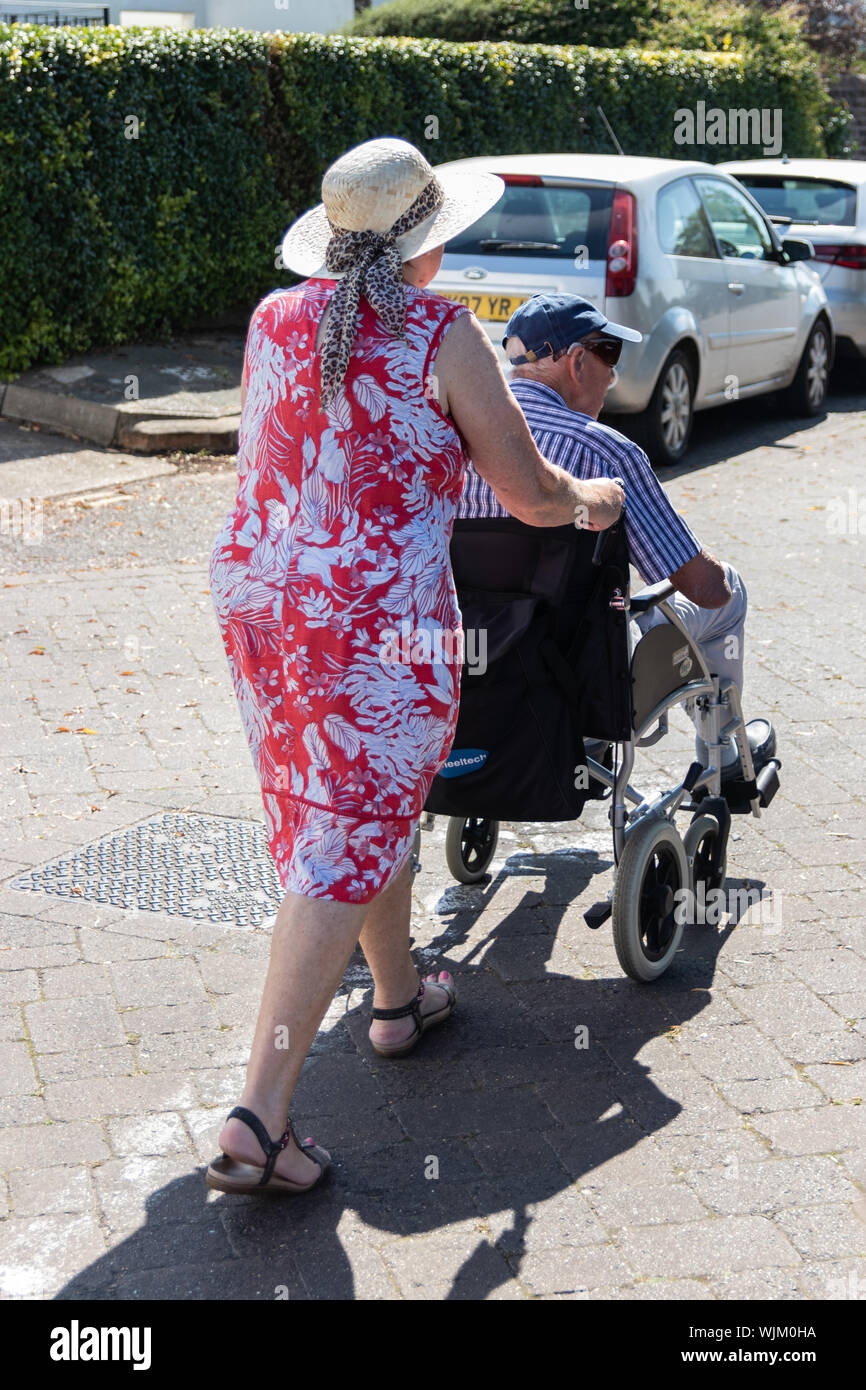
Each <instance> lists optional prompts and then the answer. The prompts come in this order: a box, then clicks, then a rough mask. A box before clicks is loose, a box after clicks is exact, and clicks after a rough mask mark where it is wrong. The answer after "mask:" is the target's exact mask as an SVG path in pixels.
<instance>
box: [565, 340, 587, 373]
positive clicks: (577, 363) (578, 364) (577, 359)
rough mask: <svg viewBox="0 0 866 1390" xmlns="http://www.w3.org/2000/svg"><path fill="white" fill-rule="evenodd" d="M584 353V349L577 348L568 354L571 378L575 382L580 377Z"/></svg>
mask: <svg viewBox="0 0 866 1390" xmlns="http://www.w3.org/2000/svg"><path fill="white" fill-rule="evenodd" d="M585 353H586V348H583V347H577V348H575V350H574V352H570V353H569V354H568V355H569V357H570V358H571V364H572V366H571V370H572V376H573V377H574V378H575V380H577V378H578V377H579V376H580V373H581V371H582V370H583V359H584V355H585Z"/></svg>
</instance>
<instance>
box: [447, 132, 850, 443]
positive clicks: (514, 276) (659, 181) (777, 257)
mask: <svg viewBox="0 0 866 1390" xmlns="http://www.w3.org/2000/svg"><path fill="white" fill-rule="evenodd" d="M446 167H448V166H446ZM450 167H455V168H456V167H461V168H475V169H484V170H489V171H491V172H493V173H496V174H499V175H500V177H501V178H503V179H504V181H505V185H506V189H505V193H504V195H503V197H502V198H501V199H500V201H499V202H498V203H497V204H496V206H495V207H494V208H492V209H491V210H490V212H488V213H486V214H485V216H484V217H482V218H481V219H480V220H479V221H478V222H476V223H475V224H474V225H473V226H472V227H470V228H469V230H468V231H466V232H464V233H462V234H461V235H460V236H459V237H455V238H454V240H452V241H450V242H448V243H447V245H446V247H445V255H444V256H443V260H442V268H441V270H440V271H439V273H438V275H437V276H436V279H435V280H434V281H433V284H432V286H431V288H432V289H434V290H437V291H438V292H439V293H440V294H444V295H447V296H449V297H450V298H453V299H459V300H462V301H463V302H464V303H466V304H468V305H469V306H470V308H472V309H473V310H474V311H475V313H476V314H477V316H478V318H479V319H480V320H481V322H482V323H483V324H484V327H485V328H486V330H487V332H488V334H489V336H490V337H491V339H492V340H493V341H494V342H495V343H496V344H497V346H498V345H499V343H500V342H501V339H502V336H503V332H504V327H505V324H506V323H507V321H508V319H509V318H510V316H511V314H512V313H513V311H514V309H515V308H516V307H517V305H518V304H519V303H521V302H522V301H523V300H524V299H527V298H529V296H530V295H533V294H537V293H539V292H543V291H550V292H559V293H567V294H580V295H583V296H585V297H586V298H587V299H589V300H591V301H592V303H593V304H595V305H596V307H597V308H599V309H601V310H602V312H603V313H604V314H606V315H607V316H608V317H609V318H611V319H613V320H615V321H616V322H617V323H622V324H626V325H627V326H628V327H631V328H636V329H638V330H639V331H640V332H641V333H642V334H643V335H644V338H643V341H642V342H641V343H635V344H632V343H627V344H626V345H625V348H624V350H623V354H622V358H621V361H620V368H619V380H618V381H617V383H616V385H615V386H614V387H613V388H612V389H611V391H610V392H609V394H608V397H607V402H606V406H605V416H606V418H609V417H610V416H618V415H620V416H631V417H633V420H632V422H631V424H632V427H631V428H630V429H629V433H632V434H637V435H638V437H639V438H640V440H641V443H642V444H643V445H644V447H645V448H646V450H647V452H648V453H649V455H650V457H651V458H652V459H653V461H654V462H655V463H659V464H664V463H673V462H675V461H676V460H677V459H680V458H682V457H683V455H684V454H685V452H686V449H687V447H688V442H689V435H690V433H691V426H692V417H693V413H694V411H696V410H704V409H707V408H708V407H710V406H716V405H720V404H723V403H724V402H725V401H730V400H735V399H737V398H743V397H746V396H753V395H758V394H759V393H761V392H766V391H776V390H780V389H784V390H785V391H786V398H787V404H788V406H789V407H790V408H791V409H792V410H793V411H794V412H795V413H796V414H800V415H814V414H817V413H818V412H820V410H821V409H822V407H823V405H824V400H825V396H826V392H827V383H828V377H829V371H830V366H831V364H832V358H833V327H832V320H831V318H830V315H829V312H828V308H827V296H826V294H825V293H824V290H823V288H822V286H821V282H820V278H819V276H818V274H817V273H816V271H815V269H814V268H813V267H812V266H811V264H810V262H811V257H812V254H813V251H812V246H811V244H810V243H809V242H808V241H807V240H804V239H794V238H787V239H785V240H784V241H782V240H781V239H780V236H779V234H778V232H777V231H776V230H775V229H774V227H773V226H772V224H771V223H770V221H769V219H768V218H767V216H766V215H765V213H764V212H763V211H762V210H761V208H760V207H759V206H758V204H757V203H756V202H755V201H754V200H753V199H752V198H751V197H750V195H749V194H748V193H747V192H745V191H744V189H743V188H742V186H741V185H740V184H738V183H737V181H736V180H735V179H733V178H732V177H731V175H729V174H726V173H724V172H720V171H719V169H718V167H717V166H714V165H712V164H704V163H698V162H692V161H685V160H673V159H644V158H631V157H629V156H615V155H612V156H608V155H593V154H589V155H569V154H540V155H515V156H513V157H512V156H506V155H500V156H496V157H491V158H480V159H463V160H458V161H456V162H455V164H454V165H452V166H450ZM611 423H612V424H614V425H617V424H621V425H622V424H624V423H625V422H624V421H618V420H617V419H615V418H614V419H613V420H611Z"/></svg>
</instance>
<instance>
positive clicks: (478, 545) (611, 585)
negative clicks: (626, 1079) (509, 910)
mask: <svg viewBox="0 0 866 1390" xmlns="http://www.w3.org/2000/svg"><path fill="white" fill-rule="evenodd" d="M639 340H640V334H639V333H636V332H635V331H634V330H633V329H629V328H625V327H622V326H621V325H618V324H614V323H611V322H609V321H608V320H607V319H606V318H605V317H604V316H603V315H602V314H601V313H599V311H598V310H596V309H595V308H594V307H593V306H592V305H591V304H590V303H589V302H588V301H587V300H584V299H580V298H578V297H577V296H573V295H548V296H542V295H536V296H534V297H533V298H532V299H531V300H529V301H528V302H527V303H525V304H524V305H522V306H521V307H520V308H519V309H518V310H517V312H516V313H515V314H514V315H513V316H512V318H511V320H510V321H509V324H508V328H507V332H506V337H505V339H504V340H503V345H504V346H505V348H506V352H507V355H508V358H509V362H510V363H511V365H512V368H513V377H512V382H511V389H512V391H513V393H514V395H515V397H516V398H517V401H518V403H519V404H520V406H521V409H522V410H523V413H524V415H525V416H526V419H527V422H528V424H529V428H530V431H531V433H532V435H533V437H534V439H535V442H536V444H537V446H538V448H539V451H540V452H541V453H542V454H543V455H544V456H545V457H546V458H548V459H549V460H550V461H551V462H553V463H556V464H558V465H559V466H560V467H562V468H565V469H566V470H568V471H569V472H572V473H574V474H575V475H576V476H579V477H583V478H598V477H611V478H618V479H620V480H621V482H622V484H623V487H624V490H625V509H624V512H623V516H622V518H621V520H620V521H619V522H618V523H617V524H616V525H615V526H613V527H612V528H610V530H608V531H603V532H601V533H600V534H599V535H598V536H596V535H594V534H592V533H590V532H588V531H585V530H581V529H578V528H579V519H578V525H577V526H575V527H568V526H566V527H556V528H538V527H532V526H527V525H525V524H524V523H523V522H520V521H517V520H516V519H514V518H512V517H509V516H508V514H507V513H506V512H505V511H504V509H503V508H502V506H501V505H500V504H499V502H498V501H497V499H496V497H495V496H494V494H493V492H492V490H491V489H490V488H489V486H488V485H487V484H486V483H485V482H484V480H483V479H482V478H481V477H480V476H479V475H478V474H477V473H475V472H474V471H472V470H471V469H470V470H469V473H468V476H467V480H466V485H465V487H464V492H463V496H462V499H461V504H460V508H459V510H458V519H457V520H456V522H455V526H454V535H453V539H452V546H451V556H452V563H453V568H454V578H455V583H456V586H457V593H458V597H459V601H460V607H461V612H462V617H463V626H464V630H465V631H467V633H469V632H473V631H476V632H477V633H478V634H483V636H484V639H485V642H486V661H485V663H484V664H483V666H482V667H475V668H472V669H466V668H464V672H463V680H462V689H461V705H460V717H459V721H458V727H457V734H456V737H455V740H454V745H453V748H452V751H451V754H450V755H449V758H448V761H447V762H446V764H445V766H444V767H443V768H442V769H441V771H440V774H439V776H438V777H437V778H436V780H435V781H434V783H433V786H432V788H431V791H430V795H429V797H428V800H427V806H426V810H427V812H428V816H427V818H426V819H427V823H428V824H429V823H430V819H431V818H432V815H433V814H445V815H448V816H449V818H450V819H449V824H448V830H447V833H446V857H447V860H448V865H449V868H450V869H451V872H452V873H453V874H454V876H455V877H456V878H457V879H458V880H460V881H461V882H464V883H472V882H478V881H479V880H480V879H481V878H482V877H483V876H484V873H485V871H486V869H487V866H488V864H489V863H490V861H491V860H492V858H493V854H494V851H495V848H496V842H497V836H498V824H499V821H501V820H525V821H562V820H572V819H574V818H576V817H577V816H579V815H580V812H581V810H582V808H583V806H584V804H585V802H586V801H587V800H591V799H598V798H608V797H609V798H610V802H611V806H610V821H611V827H612V834H613V853H614V861H615V864H616V871H615V880H614V887H613V890H612V893H611V895H610V898H609V899H608V900H606V901H605V902H602V903H597V904H595V905H594V907H592V908H590V910H589V912H587V913H586V914H585V918H586V921H587V923H588V925H589V926H591V927H599V926H601V924H602V923H603V922H604V921H606V920H607V918H608V917H612V925H613V934H614V944H615V947H616V951H617V956H618V958H619V961H620V964H621V966H622V968H623V969H624V970H625V971H626V973H627V974H629V975H630V976H632V978H634V979H636V980H641V981H650V980H654V979H657V978H658V977H659V976H660V975H661V974H662V973H663V971H664V970H665V969H667V967H668V965H669V964H670V962H671V961H672V959H673V957H674V954H675V953H676V950H677V948H678V946H679V943H680V938H681V935H682V930H683V925H684V923H685V921H686V920H687V917H688V912H687V911H685V912H684V911H683V903H684V902H685V903H689V902H691V903H693V902H694V896H695V895H696V894H699V893H700V891H701V885H703V891H705V892H706V891H709V890H711V889H714V888H719V887H721V885H722V884H723V883H724V880H725V872H726V857H727V842H728V835H729V831H730V826H731V816H732V814H741V813H746V814H748V813H751V814H752V815H755V816H759V815H760V811H761V808H762V807H766V806H768V805H769V804H770V802H771V801H772V798H773V796H774V795H775V792H776V790H777V789H778V785H779V779H778V769H779V767H780V763H779V760H778V759H776V758H775V757H774V756H773V755H774V754H775V751H776V739H775V733H774V730H773V727H772V725H771V724H770V722H769V721H768V720H767V719H757V720H753V721H752V722H751V723H749V724H746V722H745V720H744V718H743V713H742V707H741V691H742V685H743V628H744V622H745V616H746V591H745V587H744V585H743V581H742V579H741V577H740V576H739V574H738V573H737V572H736V570H735V569H733V567H732V566H730V565H727V564H722V563H720V562H719V561H718V560H717V559H715V558H714V557H713V556H712V555H710V554H709V552H708V551H706V550H705V549H703V548H702V547H701V545H700V544H699V542H698V541H697V539H696V538H695V536H694V535H693V533H692V531H691V530H690V529H689V527H688V526H687V525H686V523H685V521H684V520H683V518H682V517H681V516H679V514H678V513H677V512H676V511H675V510H674V509H673V507H672V506H671V504H670V502H669V501H668V498H667V496H666V494H665V492H664V490H663V489H662V487H661V486H660V484H659V482H658V480H657V479H656V477H655V475H654V473H653V471H652V468H651V466H650V463H649V460H648V458H647V456H646V455H645V454H644V453H643V451H642V450H641V449H640V448H638V446H637V445H636V444H634V443H633V442H632V441H631V440H629V439H626V438H625V436H623V435H621V434H619V433H618V432H617V431H615V430H612V429H610V428H608V427H607V426H605V425H600V424H599V423H598V421H597V416H598V414H599V412H600V410H601V406H602V403H603V401H604V396H605V393H606V392H607V390H609V389H610V387H611V386H612V385H613V383H614V381H615V380H616V371H615V369H616V363H617V361H618V360H619V355H620V352H621V350H622V346H623V342H629V341H639ZM630 564H632V565H633V566H634V567H635V568H636V569H637V571H638V572H639V574H640V576H641V578H642V579H643V580H644V582H648V583H649V587H648V588H646V589H644V590H643V591H642V592H640V593H638V594H636V595H634V596H631V595H630V591H629V565H630ZM476 648H477V643H476ZM675 704H683V705H684V707H685V709H686V710H687V712H688V713H689V715H690V717H691V719H692V720H693V722H694V725H695V735H696V740H695V751H696V756H695V760H694V761H693V762H692V764H691V765H690V767H689V768H688V769H687V771H686V772H685V774H684V776H683V778H682V780H681V781H679V782H677V783H676V785H674V786H673V787H671V788H670V789H669V790H667V791H664V792H660V793H658V794H656V795H653V796H651V797H644V796H642V795H641V794H640V793H639V792H638V791H637V790H635V788H634V787H633V786H632V785H631V781H630V778H631V774H632V769H633V765H634V757H635V749H636V748H642V747H647V746H649V745H651V744H655V743H657V742H658V741H659V740H660V739H661V738H662V737H663V736H664V735H665V734H666V733H667V732H668V712H669V710H670V709H671V708H672V707H673V706H674V705H675ZM679 812H690V813H691V822H690V824H689V826H688V828H687V830H686V832H685V834H684V836H682V837H681V836H680V833H679V830H678V829H677V826H676V822H675V816H676V814H677V813H679ZM683 890H687V891H685V892H684V891H683Z"/></svg>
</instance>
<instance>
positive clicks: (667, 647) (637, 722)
mask: <svg viewBox="0 0 866 1390" xmlns="http://www.w3.org/2000/svg"><path fill="white" fill-rule="evenodd" d="M704 673H705V667H704V662H703V658H702V656H701V654H700V651H699V650H698V648H697V646H696V645H695V644H694V643H693V642H692V641H691V640H690V639H689V637H688V636H687V635H686V634H685V633H684V632H683V631H682V630H681V629H680V628H678V627H675V626H674V624H673V623H670V622H664V623H659V624H658V625H657V626H656V627H651V628H650V629H649V630H648V631H647V632H645V633H643V635H642V637H641V638H640V641H639V642H638V643H637V645H636V646H635V649H634V651H633V653H632V658H631V678H632V711H633V714H632V723H633V726H634V728H635V729H636V730H638V729H641V728H642V727H643V725H644V724H645V722H646V721H647V720H648V719H649V717H650V715H651V714H652V712H653V710H654V709H656V708H657V707H658V706H659V705H660V704H662V702H663V701H664V700H666V699H667V698H668V697H669V696H672V695H674V694H675V693H676V692H677V691H678V690H682V689H683V687H684V686H687V685H689V684H690V683H692V682H695V681H701V680H703V679H704ZM687 697H688V692H684V694H683V698H684V699H686V698H687Z"/></svg>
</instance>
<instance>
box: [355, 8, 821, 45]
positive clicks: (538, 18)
mask: <svg viewBox="0 0 866 1390" xmlns="http://www.w3.org/2000/svg"><path fill="white" fill-rule="evenodd" d="M345 32H346V33H348V34H352V35H356V36H358V35H365V36H368V37H384V36H385V35H404V36H411V37H414V38H429V39H449V40H452V41H455V42H466V41H481V40H486V41H490V42H496V41H501V40H507V41H508V42H511V43H547V44H591V45H593V46H594V47H596V48H625V47H627V46H628V45H629V44H640V46H641V47H642V48H656V49H657V48H699V49H705V50H707V51H708V52H724V51H727V50H729V49H731V48H742V47H744V46H746V45H755V46H757V47H760V48H764V49H766V50H767V51H768V52H773V53H784V52H790V53H792V54H796V53H799V54H800V55H802V53H803V44H802V40H801V39H800V37H799V35H800V20H799V19H798V18H797V16H796V15H795V13H794V10H793V8H792V6H790V5H787V6H785V8H784V9H777V10H775V11H774V12H770V11H769V10H768V9H766V8H764V7H763V6H762V5H761V4H759V3H757V0H754V2H753V3H744V0H617V2H616V3H615V4H612V5H611V4H607V5H600V4H597V3H595V0H589V3H588V4H587V6H586V8H585V9H577V8H576V7H575V6H574V4H572V3H569V0H390V3H389V4H385V5H377V6H376V7H375V8H374V9H367V10H364V11H363V13H362V14H361V15H359V16H358V17H357V18H356V19H355V20H354V22H353V23H352V24H350V25H348V26H347V27H346V31H345Z"/></svg>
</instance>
